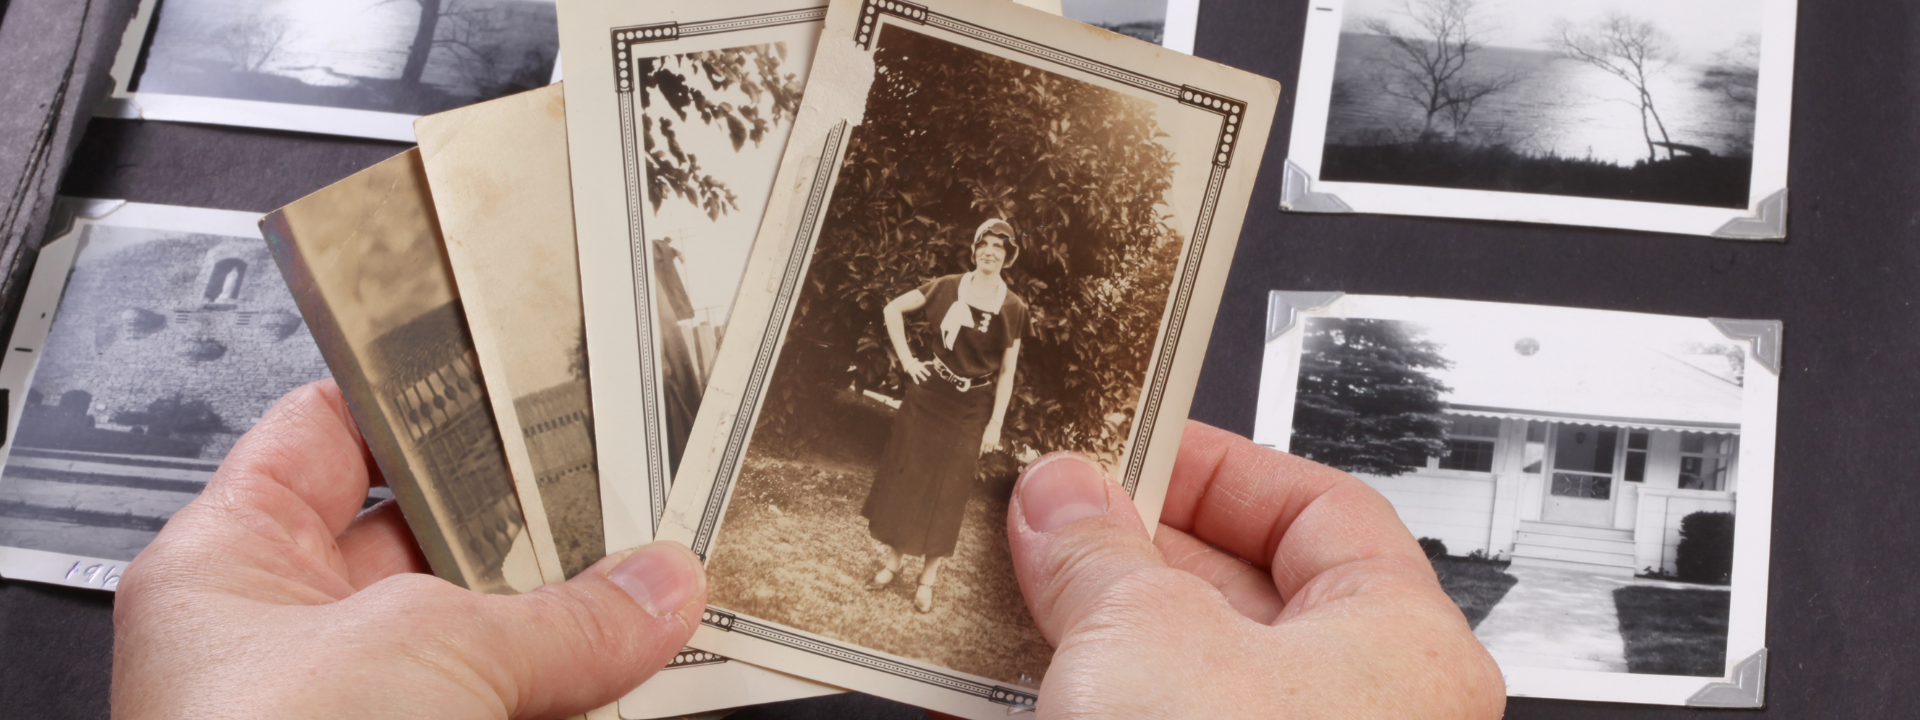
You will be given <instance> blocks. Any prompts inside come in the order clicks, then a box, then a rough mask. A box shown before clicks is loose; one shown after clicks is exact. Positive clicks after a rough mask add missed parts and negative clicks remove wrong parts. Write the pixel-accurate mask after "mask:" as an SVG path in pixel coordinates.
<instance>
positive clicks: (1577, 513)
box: [1540, 425, 1620, 527]
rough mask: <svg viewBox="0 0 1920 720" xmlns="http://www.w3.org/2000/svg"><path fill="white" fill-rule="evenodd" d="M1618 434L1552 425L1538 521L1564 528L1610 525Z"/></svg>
mask: <svg viewBox="0 0 1920 720" xmlns="http://www.w3.org/2000/svg"><path fill="white" fill-rule="evenodd" d="M1619 447H1620V431H1619V430H1617V429H1614V428H1603V427H1594V426H1592V425H1555V426H1553V443H1552V446H1551V447H1550V448H1549V453H1550V454H1551V455H1552V457H1553V462H1552V463H1551V464H1550V467H1551V474H1550V475H1549V476H1548V478H1547V495H1546V504H1545V505H1544V506H1543V507H1542V508H1541V510H1540V519H1541V520H1543V521H1546V522H1553V523H1563V524H1568V525H1593V526H1598V527H1609V526H1612V525H1613V498H1614V496H1615V495H1617V494H1619V490H1620V474H1619V472H1618V468H1616V467H1615V463H1614V457H1615V455H1616V451H1617V450H1618V448H1619Z"/></svg>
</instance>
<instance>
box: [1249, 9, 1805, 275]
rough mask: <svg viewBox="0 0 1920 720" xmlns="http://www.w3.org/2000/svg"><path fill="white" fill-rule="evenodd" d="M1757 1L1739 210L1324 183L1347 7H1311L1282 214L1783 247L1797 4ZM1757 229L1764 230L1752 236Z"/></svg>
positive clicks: (1288, 146)
mask: <svg viewBox="0 0 1920 720" xmlns="http://www.w3.org/2000/svg"><path fill="white" fill-rule="evenodd" d="M1758 1H1759V2H1760V3H1761V4H1762V8H1761V10H1760V13H1761V30H1760V34H1761V51H1760V52H1761V54H1760V80H1759V86H1758V88H1757V94H1756V99H1755V104H1754V135H1753V171H1752V174H1751V175H1750V176H1749V182H1748V186H1747V196H1748V200H1747V207H1746V209H1733V208H1714V207H1704V206H1694V205H1680V204H1671V203H1657V202H1640V201H1632V200H1605V199H1598V198H1584V197H1573V196H1566V195H1547V194H1537V193H1518V192H1497V191H1491V190H1457V189H1452V188H1438V187H1425V186H1415V185H1387V184H1379V183H1365V182H1340V181H1323V180H1321V179H1320V166H1321V160H1322V156H1323V154H1324V152H1325V147H1326V135H1327V113H1328V111H1329V109H1330V107H1331V105H1332V98H1333V73H1334V65H1335V58H1336V56H1337V53H1338V51H1339V45H1340V26H1341V22H1342V20H1343V19H1344V15H1345V13H1346V3H1347V0H1316V2H1314V3H1312V4H1311V5H1309V6H1308V9H1307V23H1306V37H1305V41H1304V42H1303V43H1302V45H1301V50H1300V80H1299V83H1298V84H1297V85H1296V86H1295V87H1296V95H1295V102H1294V111H1293V132H1292V135H1291V136H1290V137H1289V139H1288V144H1287V161H1286V162H1287V166H1288V167H1287V170H1288V172H1289V173H1290V174H1292V173H1296V172H1297V173H1299V174H1300V177H1298V178H1297V182H1298V184H1297V185H1296V178H1291V177H1290V178H1289V179H1288V180H1289V182H1288V183H1287V184H1288V185H1290V186H1293V187H1289V188H1287V189H1286V190H1283V194H1282V197H1281V203H1280V207H1281V209H1283V210H1292V211H1296V212H1361V213H1382V214H1390V215H1418V216H1426V217H1443V218H1460V219H1474V220H1501V221H1509V222H1528V223H1549V224H1556V225H1580V226H1588V227H1604V228H1618V229H1622V230H1640V231H1646V232H1666V233H1679V234H1686V235H1705V236H1712V237H1723V238H1734V239H1747V240H1784V239H1785V238H1786V227H1787V224H1786V222H1787V221H1786V216H1785V214H1786V207H1785V203H1784V202H1782V200H1784V197H1785V194H1786V190H1787V154H1788V136H1789V129H1790V127H1789V126H1790V124H1791V121H1792V110H1793V108H1792V98H1793V58H1794V41H1795V38H1794V26H1795V17H1796V14H1797V12H1798V0H1758ZM1308 193H1311V194H1312V195H1331V196H1333V197H1334V198H1337V199H1338V200H1337V202H1336V203H1327V204H1326V205H1322V204H1320V203H1313V205H1316V206H1319V207H1317V208H1316V207H1303V206H1301V205H1302V204H1298V203H1296V198H1297V197H1298V196H1299V195H1305V194H1308ZM1776 198H1779V199H1780V200H1776ZM1327 205H1331V206H1332V208H1327ZM1323 208H1325V209H1323ZM1333 208H1339V209H1333ZM1756 226H1759V227H1760V228H1762V229H1759V230H1756V229H1754V228H1755V227H1756Z"/></svg>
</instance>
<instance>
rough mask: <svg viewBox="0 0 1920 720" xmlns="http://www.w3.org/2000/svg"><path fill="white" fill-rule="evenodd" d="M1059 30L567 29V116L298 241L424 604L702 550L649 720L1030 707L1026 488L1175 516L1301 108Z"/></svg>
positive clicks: (448, 140)
mask: <svg viewBox="0 0 1920 720" xmlns="http://www.w3.org/2000/svg"><path fill="white" fill-rule="evenodd" d="M1026 5H1032V6H1039V9H1037V8H1036V7H1029V6H1026ZM1049 5H1050V6H1051V7H1049ZM1060 9H1061V8H1060V4H1059V3H1045V2H1037V1H1036V2H1032V3H1014V2H1007V1H1006V0H938V1H936V2H927V3H903V2H896V1H895V0H835V1H834V2H831V3H822V2H820V0H799V1H798V2H795V1H793V0H738V1H736V2H729V3H710V2H692V1H681V2H667V3H647V4H634V3H624V2H608V1H605V0H579V1H577V2H576V1H566V0H563V2H561V3H560V4H559V16H558V17H559V24H560V34H559V42H560V47H561V50H562V53H563V54H564V55H565V57H566V58H568V80H567V81H566V82H565V83H560V84H555V85H551V86H548V87H543V88H540V89H535V90H530V91H527V92H522V93H518V94H513V95H509V96H506V97H502V98H499V99H496V100H491V101H487V102H481V103H478V104H474V105H471V106H468V107H465V108H460V109H455V110H450V111H446V112H442V113H439V114H434V115H428V116H425V117H422V118H420V119H419V120H418V121H417V122H415V123H414V125H413V132H414V135H415V136H416V137H417V138H418V140H419V147H418V148H417V149H414V150H409V151H407V152H405V153H402V154H401V155H398V156H396V157H394V158H392V159H390V160H387V161H385V162H383V163H381V164H379V165H376V166H375V167H372V168H369V169H367V170H365V171H363V172H361V173H359V174H357V175H354V176H353V177H350V178H348V179H346V180H344V181H341V182H340V183H338V184H336V185H334V186H332V187H329V188H327V189H325V190H322V191H320V192H317V193H314V194H313V195H310V196H308V197H306V198H303V199H301V200H299V201H298V202H295V203H293V204H291V205H289V206H287V207H285V208H282V209H281V210H279V211H276V212H274V213H272V214H270V215H269V216H268V217H267V218H266V219H265V220H264V221H263V223H262V228H263V231H264V234H265V238H266V244H267V246H268V247H269V248H270V249H271V251H272V253H273V254H274V256H275V258H276V259H277V260H278V261H279V264H280V267H281V269H282V271H283V272H284V273H285V275H286V278H287V286H288V288H289V289H290V290H291V291H292V295H293V297H294V299H295V301H296V302H297V304H298V305H299V307H300V310H301V311H302V313H303V314H304V316H305V318H306V319H307V321H308V323H309V328H310V332H311V333H312V336H313V337H314V339H315V341H316V343H317V345H318V347H319V348H320V351H321V353H322V354H323V355H325V356H326V358H327V361H328V365H329V366H330V367H331V368H332V370H333V375H334V378H335V379H336V380H337V381H338V382H339V383H340V386H341V388H342V389H343V391H344V392H345V394H346V396H347V398H348V400H349V403H350V405H351V406H352V408H353V412H354V416H355V418H356V420H357V421H358V423H359V424H360V425H361V427H362V429H363V433H364V435H365V436H366V438H367V442H368V444H369V446H370V447H372V449H373V452H374V456H375V458H376V460H377V461H378V462H379V463H380V465H381V468H382V470H383V473H384V475H385V476H386V478H387V481H388V483H389V484H390V485H391V486H392V487H393V492H394V495H395V497H396V498H398V500H399V502H400V504H401V506H402V508H403V510H405V512H406V515H407V517H408V519H409V522H410V524H411V525H412V526H413V527H414V530H415V535H416V537H417V538H418V539H419V540H420V544H421V546H422V548H423V550H425V552H426V554H427V556H428V558H429V560H430V562H431V564H432V565H433V567H434V569H435V572H436V573H437V574H439V575H441V576H443V577H446V578H448V579H449V580H453V581H456V582H460V583H462V584H464V585H466V586H467V587H470V588H474V589H477V590H483V591H487V592H521V591H525V590H527V589H530V588H532V587H535V586H537V585H539V584H541V583H545V582H557V581H561V580H564V579H565V578H566V577H568V576H570V575H572V574H574V573H577V572H579V571H581V570H582V569H584V568H585V567H586V566H588V565H589V564H591V563H592V562H594V561H596V560H598V559H599V558H600V557H602V556H604V555H605V554H606V553H608V552H610V551H618V550H623V549H626V548H631V547H634V546H637V545H641V544H644V543H647V542H651V541H653V540H655V539H668V540H675V541H678V542H681V543H684V544H686V545H688V546H690V547H692V548H693V549H694V551H695V552H696V553H698V554H699V555H700V556H701V557H702V558H704V559H705V560H706V561H707V564H708V568H709V578H710V604H709V611H708V613H707V615H706V619H705V623H704V626H703V627H702V628H701V629H700V630H699V632H698V633H697V635H696V636H695V638H694V640H693V641H692V642H691V643H690V644H691V646H692V647H690V648H688V649H687V650H686V651H684V652H682V653H681V654H680V656H679V657H677V658H676V659H675V660H674V662H673V663H672V664H671V665H670V666H669V667H668V669H666V670H664V671H663V672H662V673H661V674H660V675H658V676H657V677H656V678H655V679H653V680H652V681H649V682H648V683H646V684H645V685H643V686H642V687H641V688H639V689H638V690H636V691H635V692H634V693H633V694H631V695H630V696H628V697H627V698H625V699H624V700H622V702H621V703H620V704H619V705H618V708H617V710H618V714H619V715H621V716H622V717H627V718H650V717H661V716H671V715H680V714H686V713H691V712H699V711H705V710H713V709H717V708H725V707H733V706H738V705H742V704H751V703H759V702H768V701H775V700H784V699H789V698H797V697H807V696H812V695H820V694H825V693H831V692H839V691H841V689H842V688H844V689H851V690H858V691H863V692H868V693H872V694H875V695H881V696H885V697H889V698H893V699H897V700H902V701H905V702H909V703H913V704H916V705H920V706H923V707H927V708H931V709H935V710H939V711H943V712H947V713H951V714H955V715H960V716H964V717H974V718H989V717H999V716H1004V715H1005V714H1006V713H1007V712H1008V711H1010V710H1019V709H1024V708H1030V707H1031V706H1032V705H1033V703H1034V700H1035V697H1036V696H1035V694H1036V693H1037V691H1038V687H1039V682H1040V679H1041V678H1043V677H1044V676H1045V674H1046V668H1047V664H1048V661H1049V659H1050V657H1051V655H1052V648H1051V647H1049V646H1048V644H1047V643H1046V641H1045V640H1044V639H1043V638H1042V637H1041V636H1040V634H1039V632H1038V630H1037V629H1036V628H1035V627H1034V625H1033V623H1032V620H1031V618H1030V616H1029V615H1028V613H1027V610H1026V606H1025V604H1024V602H1023V601H1022V599H1021V596H1020V592H1019V589H1018V586H1017V583H1016V581H1015V578H1014V575H1013V569H1012V566H1011V564H1010V560H1009V558H1008V556H1007V552H1006V548H1005V542H1006V541H1005V536H1004V526H1005V522H1006V521H1005V514H1006V512H1007V502H1008V495H1009V493H1010V491H1011V488H1012V483H1013V479H1014V477H1015V474H1016V472H1017V471H1018V468H1019V467H1020V466H1021V465H1022V464H1024V463H1025V462H1026V461H1027V460H1029V459H1031V458H1033V457H1037V456H1038V455H1040V454H1042V453H1046V452H1051V451H1054V450H1063V449H1070V450H1077V451H1080V452H1083V453H1086V454H1088V455H1090V456H1093V457H1095V458H1097V459H1099V460H1100V461H1101V462H1102V463H1104V464H1105V465H1106V466H1107V467H1108V469H1109V470H1110V471H1111V472H1112V474H1113V475H1114V476H1115V477H1117V478H1121V479H1122V480H1123V482H1124V483H1125V484H1126V487H1127V488H1128V490H1129V491H1130V492H1131V493H1132V494H1133V495H1134V497H1135V499H1136V502H1137V503H1138V505H1139V508H1140V511H1141V513H1142V514H1143V515H1145V516H1146V517H1149V518H1151V517H1156V516H1157V515H1158V512H1159V508H1160V504H1161V502H1162V499H1163V497H1164V495H1165V491H1166V483H1167V478H1168V476H1169V474H1170V471H1171V463H1172V461H1173V455H1174V452H1175V450H1176V448H1177V446H1178V444H1179V439H1180V434H1181V429H1182V426H1183V423H1184V420H1185V417H1186V413H1187V407H1188V405H1189V402H1190V400H1191V397H1192V394H1193V389H1194V385H1195V382H1196V380H1197V376H1198V372H1199V368H1200V360H1201V356H1202V354H1203V353H1204V351H1205V349H1206V345H1207V340H1208V336H1209V333H1210V331H1211V328H1212V325H1213V316H1214V312H1215V310H1216V308H1217V307H1218V305H1219V302H1220V295H1221V292H1222V289H1223V286H1224V282H1225V277H1226V273H1227V269H1228V266H1229V264H1230V262H1231V260H1232V257H1233V250H1234V246H1235V243H1236V241H1237V239H1238V237H1239V228H1240V220H1241V218H1242V216H1243V215H1244V214H1245V211H1246V208H1247V206H1248V203H1249V201H1250V198H1251V194H1252V189H1253V182H1254V178H1255V176H1256V174H1257V172H1258V170H1259V166H1260V160H1261V153H1262V151H1263V149H1264V148H1265V147H1266V141H1267V134H1268V128H1269V127H1270V126H1271V125H1272V121H1273V117H1274V114H1275V111H1276V108H1277V107H1278V104H1279V95H1280V87H1279V84H1278V83H1276V82H1274V81H1272V80H1268V79H1266V78H1261V77H1258V76H1255V75H1252V74H1249V73H1245V72H1242V71H1238V70H1234V69H1231V68H1226V67H1223V66H1220V65H1216V64H1214V63H1211V62H1206V61H1202V60H1198V59H1195V58H1192V57H1190V56H1187V55H1184V54H1180V53H1174V52H1168V51H1166V50H1165V49H1163V48H1161V47H1158V46H1156V45H1153V44H1151V43H1148V42H1143V41H1141V40H1138V39H1135V38H1129V37H1126V36H1124V35H1121V34H1116V33H1106V32H1093V33H1089V32H1087V31H1086V27H1085V26H1084V25H1082V24H1080V23H1078V22H1075V21H1073V20H1071V19H1066V18H1062V17H1059V16H1058V15H1057V14H1053V13H1057V12H1058V11H1059V10H1060ZM1049 11H1051V12H1049ZM1013 158H1019V160H1017V161H1016V160H1013ZM906 478H910V479H911V481H910V482H901V480H902V479H906ZM923 481H924V482H923ZM890 558H891V562H892V563H893V564H894V567H895V568H896V569H895V571H894V572H889V573H885V575H886V576H889V578H890V579H892V578H897V581H895V582H891V583H888V582H878V583H875V582H873V581H874V580H875V576H876V575H877V574H879V573H878V571H879V570H881V568H883V567H885V566H886V565H888V564H889V562H890Z"/></svg>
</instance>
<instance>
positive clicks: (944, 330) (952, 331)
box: [940, 270, 1007, 350]
mask: <svg viewBox="0 0 1920 720" xmlns="http://www.w3.org/2000/svg"><path fill="white" fill-rule="evenodd" d="M979 273H980V271H978V270H975V271H973V272H970V273H967V274H965V275H961V276H960V287H959V290H958V292H959V294H960V296H959V297H958V298H957V299H956V300H955V301H954V303H953V304H952V305H948V306H947V314H946V317H943V318H940V340H941V342H943V343H945V344H946V346H947V349H948V350H952V349H953V341H954V339H955V338H958V337H960V328H963V327H966V326H968V325H972V324H973V312H972V311H970V310H968V309H967V306H969V305H971V306H973V307H977V308H980V309H981V310H984V311H986V312H989V313H993V314H995V315H998V314H1000V308H1002V307H1005V305H1006V302H1007V283H1006V281H1004V280H1001V279H1000V278H999V277H998V276H996V277H994V289H993V297H992V298H990V299H988V300H987V301H986V304H982V303H980V302H978V301H979V300H980V298H971V297H967V287H968V283H969V282H970V281H972V280H973V276H975V275H978V274H979ZM988 322H992V320H988ZM986 331H987V329H986V328H985V327H982V328H980V332H986Z"/></svg>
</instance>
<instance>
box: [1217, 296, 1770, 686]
mask: <svg viewBox="0 0 1920 720" xmlns="http://www.w3.org/2000/svg"><path fill="white" fill-rule="evenodd" d="M1285 333H1286V335H1285V336H1283V337H1284V338H1285V339H1284V340H1283V341H1281V342H1273V343H1270V344H1269V356H1268V363H1267V366H1266V369H1265V373H1266V374H1267V377H1265V378H1263V380H1262V386H1263V391H1262V398H1261V405H1260V411H1259V413H1260V417H1259V420H1258V421H1257V428H1256V431H1255V439H1256V440H1257V441H1259V442H1262V443H1266V444H1269V445H1273V446H1275V447H1279V448H1281V449H1284V450H1286V451H1288V452H1291V453H1293V454H1296V455H1299V456H1301V457H1305V458H1308V459H1312V460H1315V461H1318V462H1321V463H1325V464H1327V465H1330V466H1332V467H1335V468H1338V469H1341V470H1345V471H1347V472H1349V473H1352V474H1353V475H1355V476H1356V477H1358V478H1360V479H1361V480H1363V481H1365V482H1366V483H1367V484H1368V485H1369V486H1371V487H1373V488H1374V489H1375V490H1378V491H1379V492H1380V494H1381V495H1383V496H1385V497H1386V499H1387V500H1388V501H1389V502H1391V503H1392V504H1393V507H1394V509H1395V511H1397V512H1398V514H1399V515H1400V519H1401V520H1402V521H1403V522H1405V523H1406V525H1407V529H1408V530H1409V531H1410V532H1411V533H1412V534H1413V535H1414V536H1415V537H1416V538H1417V539H1418V540H1419V543H1420V546H1421V548H1422V549H1424V550H1425V551H1426V553H1427V556H1428V558H1429V559H1430V561H1431V562H1432V563H1433V568H1434V571H1435V573H1436V574H1437V575H1438V576H1439V579H1440V584H1441V586H1442V588H1443V589H1445V590H1446V592H1447V594H1448V596H1449V597H1451V598H1452V599H1453V600H1454V602H1455V604H1457V605H1458V606H1459V607H1460V610H1461V612H1462V613H1463V614H1464V615H1465V616H1466V619H1467V622H1468V624H1469V625H1470V626H1471V627H1472V628H1473V630H1474V635H1475V636H1476V637H1478V638H1479V640H1480V642H1481V643H1482V644H1484V645H1485V646H1486V647H1487V650H1488V651H1489V652H1490V653H1492V654H1493V656H1494V659H1495V660H1496V661H1497V662H1499V664H1500V667H1501V668H1502V670H1503V671H1504V672H1507V673H1509V687H1510V689H1513V688H1514V687H1515V686H1514V683H1515V680H1514V678H1515V677H1516V676H1515V675H1514V672H1515V671H1516V670H1518V669H1520V668H1530V669H1535V670H1551V671H1573V672H1583V673H1616V674H1631V675H1658V676H1683V677H1689V678H1702V679H1709V680H1719V679H1721V678H1724V677H1727V676H1729V675H1730V674H1732V672H1731V668H1732V667H1733V665H1734V664H1736V663H1738V662H1740V661H1742V660H1745V659H1746V657H1747V655H1750V654H1751V653H1752V652H1753V648H1757V647H1762V646H1764V643H1763V642H1762V638H1761V637H1759V636H1757V635H1735V634H1734V633H1735V632H1736V630H1738V631H1742V632H1744V631H1746V630H1747V629H1748V628H1749V627H1764V625H1763V624H1762V625H1760V626H1752V625H1751V624H1748V627H1741V626H1739V625H1736V624H1735V623H1734V616H1733V601H1734V598H1735V597H1736V596H1739V595H1741V594H1743V593H1747V592H1749V591H1750V590H1751V588H1753V587H1755V583H1756V580H1755V578H1754V574H1758V575H1759V577H1760V579H1759V580H1758V581H1757V582H1758V583H1759V585H1758V587H1761V588H1764V577H1765V574H1766V564H1767V557H1768V552H1767V547H1766V541H1765V535H1764V533H1763V534H1760V535H1759V537H1758V541H1757V543H1756V542H1755V541H1754V539H1753V538H1752V533H1748V536H1749V537H1748V539H1746V541H1745V542H1737V541H1736V537H1735V531H1736V528H1738V527H1740V526H1741V524H1745V523H1756V522H1757V523H1761V524H1762V525H1763V526H1764V525H1765V523H1766V522H1767V518H1766V517H1765V516H1764V515H1760V516H1756V515H1755V513H1756V512H1760V513H1764V512H1765V510H1766V507H1765V505H1764V503H1762V504H1761V505H1762V506H1761V507H1759V508H1755V507H1753V505H1754V504H1755V503H1754V500H1755V499H1757V498H1763V497H1767V496H1769V495H1770V494H1771V481H1772V478H1771V458H1770V457H1766V456H1760V454H1759V453H1758V452H1756V451H1755V450H1754V448H1753V446H1754V445H1756V444H1757V445H1759V446H1760V447H1762V448H1770V447H1771V443H1772V438H1771V432H1772V426H1771V423H1770V422H1760V423H1756V422H1755V419H1756V418H1760V419H1766V418H1771V417H1772V415H1773V407H1772V392H1771V388H1772V386H1773V385H1775V384H1776V383H1777V374H1776V373H1777V371H1776V370H1775V369H1774V368H1775V367H1777V364H1774V365H1771V366H1770V365H1769V364H1768V363H1767V362H1766V361H1764V360H1763V359H1761V358H1760V357H1759V356H1758V354H1757V352H1756V351H1755V347H1754V342H1753V341H1752V340H1751V339H1750V338H1747V337H1742V336H1741V335H1739V334H1737V333H1736V334H1730V333H1728V332H1726V331H1725V330H1724V329H1723V326H1722V325H1720V324H1716V323H1714V322H1710V321H1708V320H1703V319H1695V318H1679V317H1670V316H1658V315H1639V314H1632V313H1610V312H1602V311H1592V310H1572V309H1565V308H1551V307H1544V306H1532V305H1507V304H1494V303H1474V302H1461V301H1448V300H1430V299H1418V298H1367V297H1353V298H1346V299H1345V300H1344V301H1343V302H1342V303H1341V304H1340V305H1339V306H1338V307H1337V308H1329V309H1327V310H1326V311H1325V312H1310V313H1302V314H1301V317H1299V318H1298V320H1297V322H1296V324H1295V327H1293V328H1290V329H1288V330H1286V331H1285ZM1276 345H1278V346H1280V347H1281V348H1284V349H1281V350H1279V351H1278V354H1277V355H1276V352H1275V349H1274V348H1275V346H1276ZM1296 352H1297V355H1296V354H1293V353H1296ZM1276 360H1278V361H1276ZM1289 394H1290V395H1291V398H1290V399H1289V398H1288V397H1287V396H1288V395H1289ZM1289 400H1290V402H1289ZM1756 425H1757V426H1758V427H1756ZM1756 435H1758V437H1755V436H1756ZM1736 581H1737V582H1736ZM1747 600H1748V602H1749V604H1750V605H1751V598H1747ZM1759 607H1760V611H1761V612H1762V613H1764V604H1761V605H1760V606H1759ZM1762 619H1764V615H1762ZM1742 648H1748V649H1746V651H1745V653H1739V652H1738V651H1739V650H1740V649H1742ZM1730 652H1731V653H1733V654H1730ZM1529 690H1530V691H1529V692H1526V693H1524V694H1529V695H1535V694H1539V693H1538V692H1534V691H1531V690H1532V689H1529ZM1514 692H1515V693H1516V694H1519V693H1518V690H1514ZM1575 697H1579V696H1578V695H1575ZM1583 699H1603V698H1595V697H1584V698H1583ZM1630 701H1640V702H1644V701H1645V700H1630Z"/></svg>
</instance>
